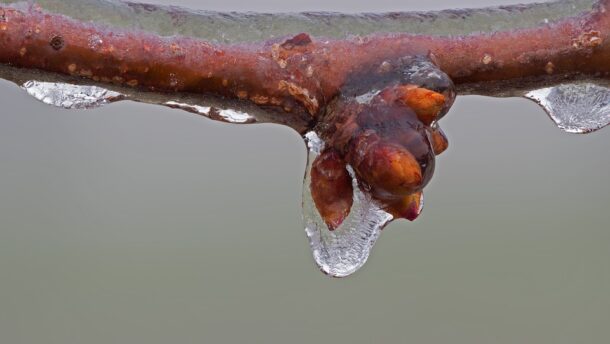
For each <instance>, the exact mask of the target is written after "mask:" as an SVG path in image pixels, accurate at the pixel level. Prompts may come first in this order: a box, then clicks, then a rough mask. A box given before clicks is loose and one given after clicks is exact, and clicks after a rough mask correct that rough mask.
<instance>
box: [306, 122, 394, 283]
mask: <svg viewBox="0 0 610 344" xmlns="http://www.w3.org/2000/svg"><path fill="white" fill-rule="evenodd" d="M305 140H306V143H307V146H308V148H309V154H308V162H307V170H306V172H305V181H304V183H303V220H304V222H305V232H306V233H307V237H308V238H309V245H310V246H311V250H312V252H313V257H314V260H315V261H316V264H317V265H318V266H319V267H320V269H321V270H322V271H323V272H324V273H326V274H328V275H330V276H333V277H346V276H349V275H351V274H353V273H354V272H356V271H357V270H358V269H360V268H361V267H362V266H363V265H364V263H366V261H367V259H368V257H369V255H370V253H371V250H372V249H373V246H374V245H375V242H376V241H377V239H378V238H379V235H380V234H381V230H382V229H383V227H385V226H386V225H387V224H388V223H389V222H390V221H391V220H392V215H390V214H388V213H387V212H385V211H384V210H383V209H381V208H380V206H379V205H378V204H377V203H376V202H375V201H374V200H373V199H372V198H371V197H370V195H369V194H368V193H367V192H363V191H362V190H360V186H359V185H358V182H357V181H356V178H355V177H354V173H353V171H351V170H350V174H351V175H352V183H353V188H354V204H353V205H352V208H351V211H350V214H349V216H348V217H347V218H346V219H345V221H343V223H342V224H341V225H340V226H339V227H338V228H336V229H335V230H333V231H330V230H329V229H328V226H327V225H326V223H325V222H324V220H323V219H322V217H321V216H320V213H319V212H318V210H317V208H316V206H315V204H314V201H313V198H312V196H311V188H310V183H311V177H310V175H311V168H312V165H313V161H314V160H315V158H316V157H317V156H318V155H319V154H320V151H321V150H322V149H323V147H324V143H323V142H322V140H320V138H319V137H318V135H317V134H316V133H315V132H309V133H308V134H307V135H305Z"/></svg>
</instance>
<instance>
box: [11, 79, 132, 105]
mask: <svg viewBox="0 0 610 344" xmlns="http://www.w3.org/2000/svg"><path fill="white" fill-rule="evenodd" d="M21 88H23V89H24V90H25V91H26V92H27V93H28V94H29V95H31V96H32V97H34V98H36V99H38V100H40V101H41V102H43V103H45V104H48V105H53V106H57V107H61V108H64V109H90V108H95V107H98V106H102V105H104V104H107V103H111V102H115V101H119V100H122V99H124V98H125V97H124V96H123V95H122V94H120V93H118V92H114V91H110V90H107V89H105V88H102V87H98V86H82V85H73V84H66V83H59V82H42V81H33V80H30V81H27V82H25V83H24V84H23V85H22V86H21Z"/></svg>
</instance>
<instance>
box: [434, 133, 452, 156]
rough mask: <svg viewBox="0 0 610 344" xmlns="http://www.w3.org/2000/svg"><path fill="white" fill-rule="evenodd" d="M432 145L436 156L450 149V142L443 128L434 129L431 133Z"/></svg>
mask: <svg viewBox="0 0 610 344" xmlns="http://www.w3.org/2000/svg"><path fill="white" fill-rule="evenodd" d="M430 143H431V144H432V149H434V154H436V155H439V154H441V153H443V152H444V151H446V150H447V148H449V140H447V136H446V135H445V133H444V132H443V130H442V129H441V128H434V129H432V130H431V131H430Z"/></svg>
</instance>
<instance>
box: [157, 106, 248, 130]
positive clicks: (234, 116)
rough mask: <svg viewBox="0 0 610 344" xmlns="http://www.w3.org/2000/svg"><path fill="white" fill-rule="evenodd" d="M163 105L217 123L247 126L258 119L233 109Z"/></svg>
mask: <svg viewBox="0 0 610 344" xmlns="http://www.w3.org/2000/svg"><path fill="white" fill-rule="evenodd" d="M163 105H165V106H168V107H171V108H174V109H181V110H185V111H188V112H192V113H196V114H199V115H202V116H206V117H209V118H211V119H214V120H217V121H222V122H227V123H236V124H247V123H254V122H256V118H254V117H253V116H251V115H249V114H248V113H245V112H241V111H237V110H232V109H216V108H214V107H210V106H200V105H193V104H187V103H180V102H176V101H168V102H165V103H164V104H163Z"/></svg>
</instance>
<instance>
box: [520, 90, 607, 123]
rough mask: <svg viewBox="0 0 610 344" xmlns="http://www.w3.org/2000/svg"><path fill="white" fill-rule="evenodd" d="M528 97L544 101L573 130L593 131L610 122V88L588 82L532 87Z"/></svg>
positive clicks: (539, 102) (557, 117)
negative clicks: (535, 88)
mask: <svg viewBox="0 0 610 344" xmlns="http://www.w3.org/2000/svg"><path fill="white" fill-rule="evenodd" d="M525 97H526V98H528V99H531V100H533V101H535V102H536V103H538V104H540V105H541V106H542V107H543V108H544V110H545V111H546V112H547V113H548V114H549V116H550V117H551V119H552V120H553V121H554V122H555V123H556V124H557V126H558V127H559V128H560V129H562V130H564V131H566V132H569V133H579V134H583V133H590V132H592V131H596V130H599V129H601V128H603V127H605V126H607V125H608V124H610V89H608V88H607V87H603V86H599V85H595V84H591V83H584V84H564V85H559V86H555V87H549V88H543V89H539V90H535V91H531V92H529V93H527V94H526V95H525Z"/></svg>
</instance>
